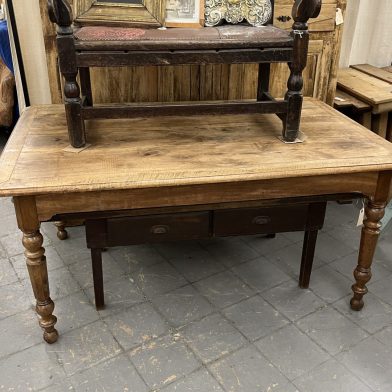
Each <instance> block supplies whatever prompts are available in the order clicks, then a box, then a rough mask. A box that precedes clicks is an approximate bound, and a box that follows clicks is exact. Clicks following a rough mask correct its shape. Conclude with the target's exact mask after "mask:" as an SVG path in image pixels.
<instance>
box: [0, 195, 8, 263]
mask: <svg viewBox="0 0 392 392" xmlns="http://www.w3.org/2000/svg"><path fill="white" fill-rule="evenodd" d="M0 200H1V199H0ZM7 257H8V255H7V252H6V251H5V249H4V248H3V245H2V244H1V242H0V259H6V258H7Z"/></svg>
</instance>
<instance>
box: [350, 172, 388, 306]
mask: <svg viewBox="0 0 392 392" xmlns="http://www.w3.org/2000/svg"><path fill="white" fill-rule="evenodd" d="M391 174H392V173H391V172H385V173H380V175H379V179H378V184H377V190H376V193H375V195H374V197H372V198H370V199H369V200H368V203H367V205H366V208H365V214H366V218H365V220H364V223H363V227H362V235H361V243H360V247H359V256H358V265H357V268H356V269H355V270H354V278H355V283H354V284H353V286H352V290H353V292H354V295H353V297H352V299H351V301H350V304H351V308H352V309H353V310H361V309H362V308H363V306H364V302H363V296H364V295H365V294H366V293H367V292H368V289H367V287H366V283H368V282H369V280H370V279H371V277H372V272H371V265H372V262H373V257H374V252H375V250H376V245H377V241H378V237H379V235H380V228H381V224H380V221H381V219H382V218H383V216H384V213H385V207H386V205H387V200H388V194H389V187H390V183H391Z"/></svg>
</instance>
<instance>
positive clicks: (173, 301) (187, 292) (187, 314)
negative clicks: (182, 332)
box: [152, 285, 213, 327]
mask: <svg viewBox="0 0 392 392" xmlns="http://www.w3.org/2000/svg"><path fill="white" fill-rule="evenodd" d="M152 302H153V304H154V305H155V306H156V307H157V308H158V309H159V311H160V312H161V313H162V314H163V315H164V316H165V317H166V319H167V320H168V321H169V322H170V324H172V325H174V326H175V327H181V326H183V325H186V324H188V323H189V322H191V321H194V320H197V319H199V318H201V317H203V316H206V315H207V314H210V313H212V311H213V308H212V306H211V305H210V304H209V303H208V302H207V301H206V300H205V299H204V298H203V297H202V296H201V295H200V294H199V293H198V292H197V291H196V290H195V289H194V288H193V287H192V286H190V285H188V286H185V287H180V288H179V289H176V290H173V291H171V292H169V293H166V294H162V295H159V296H156V297H154V298H153V300H152Z"/></svg>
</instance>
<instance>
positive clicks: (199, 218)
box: [87, 212, 210, 247]
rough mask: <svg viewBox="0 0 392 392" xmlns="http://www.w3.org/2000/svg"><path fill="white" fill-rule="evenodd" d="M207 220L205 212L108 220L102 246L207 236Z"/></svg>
mask: <svg viewBox="0 0 392 392" xmlns="http://www.w3.org/2000/svg"><path fill="white" fill-rule="evenodd" d="M209 222H210V214H209V213H208V212H192V213H187V214H172V215H153V216H147V217H130V218H127V217H124V218H114V219H108V220H107V222H106V230H107V237H106V243H105V244H103V246H102V247H110V246H120V245H134V244H142V243H146V242H165V241H178V240H192V239H199V238H206V237H208V236H209ZM87 225H88V222H87ZM87 243H88V240H87Z"/></svg>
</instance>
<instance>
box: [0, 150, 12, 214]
mask: <svg viewBox="0 0 392 392" xmlns="http://www.w3.org/2000/svg"><path fill="white" fill-rule="evenodd" d="M0 144H1V143H0ZM0 149H1V148H0ZM0 211H1V215H2V216H10V215H11V216H15V208H14V203H13V201H12V197H2V198H1V199H0Z"/></svg>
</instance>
